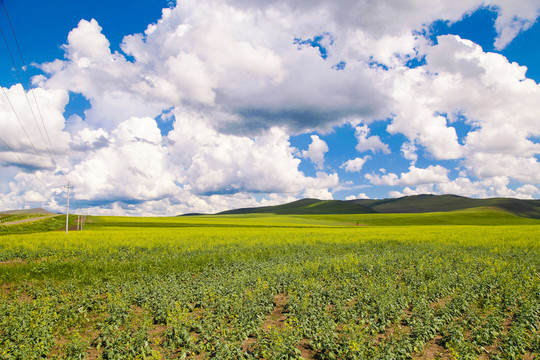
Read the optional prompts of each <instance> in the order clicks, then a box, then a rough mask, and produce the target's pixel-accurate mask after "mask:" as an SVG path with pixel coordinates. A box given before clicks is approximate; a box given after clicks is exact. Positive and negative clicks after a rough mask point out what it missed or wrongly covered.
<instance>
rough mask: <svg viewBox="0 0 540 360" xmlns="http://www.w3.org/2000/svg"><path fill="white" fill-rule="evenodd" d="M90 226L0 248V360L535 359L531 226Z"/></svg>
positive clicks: (356, 220) (381, 219)
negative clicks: (169, 359)
mask: <svg viewBox="0 0 540 360" xmlns="http://www.w3.org/2000/svg"><path fill="white" fill-rule="evenodd" d="M92 221H93V222H92V223H89V226H88V227H87V228H86V230H85V231H82V232H71V233H70V234H69V235H67V236H66V235H65V234H64V233H62V232H47V233H34V234H11V235H10V234H8V235H3V236H0V359H33V358H41V357H46V358H47V357H48V358H71V359H79V358H87V359H95V358H104V359H122V358H125V359H132V358H154V359H158V358H164V359H167V358H186V359H207V358H220V359H249V358H254V359H257V358H266V359H298V358H315V359H411V358H421V359H436V358H442V359H477V358H480V359H522V358H524V359H533V358H536V357H538V356H539V355H540V331H539V327H540V242H539V239H540V225H538V224H539V222H538V221H536V220H530V219H521V218H517V217H513V216H507V215H506V214H504V213H495V212H490V211H488V210H478V211H474V212H466V211H465V212H456V213H447V214H428V215H423V214H420V215H419V214H414V215H412V214H402V215H379V214H377V215H370V214H367V215H319V216H301V217H300V216H280V217H278V216H269V215H265V216H258V215H252V216H215V217H189V218H185V217H184V218H92ZM463 223H465V224H468V225H456V224H463ZM365 224H367V225H370V226H357V225H365ZM418 224H422V225H418ZM440 224H447V225H440ZM479 224H480V225H479ZM505 224H511V225H505ZM394 225H397V226H394ZM36 227H38V228H39V226H37V225H36ZM25 231H26V230H25Z"/></svg>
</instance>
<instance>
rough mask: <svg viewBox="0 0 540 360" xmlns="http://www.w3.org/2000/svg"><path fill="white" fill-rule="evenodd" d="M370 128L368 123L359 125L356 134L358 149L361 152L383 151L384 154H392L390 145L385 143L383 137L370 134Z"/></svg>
mask: <svg viewBox="0 0 540 360" xmlns="http://www.w3.org/2000/svg"><path fill="white" fill-rule="evenodd" d="M369 133H370V130H369V127H368V126H367V125H363V126H357V127H356V131H355V133H354V135H355V136H356V140H358V144H357V145H356V150H358V151H359V152H366V151H371V152H373V153H376V152H377V151H381V152H382V153H384V154H390V148H389V147H388V145H386V144H384V143H383V142H382V141H381V139H380V138H379V137H378V136H376V135H374V136H369Z"/></svg>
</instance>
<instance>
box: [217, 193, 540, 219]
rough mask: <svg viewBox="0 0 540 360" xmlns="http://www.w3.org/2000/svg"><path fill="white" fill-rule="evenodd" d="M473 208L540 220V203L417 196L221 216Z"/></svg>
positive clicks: (306, 202)
mask: <svg viewBox="0 0 540 360" xmlns="http://www.w3.org/2000/svg"><path fill="white" fill-rule="evenodd" d="M474 208H492V209H494V210H500V211H505V212H508V213H511V214H514V215H517V216H521V217H528V218H534V219H540V200H520V199H513V198H491V199H471V198H467V197H463V196H457V195H415V196H405V197H401V198H397V199H383V200H371V199H368V200H364V199H358V200H349V201H342V200H317V199H302V200H297V201H293V202H291V203H288V204H283V205H277V206H265V207H258V208H244V209H236V210H229V211H224V212H221V213H220V214H252V213H272V214H288V215H292V214H295V215H308V214H374V213H432V212H448V211H456V210H466V209H474Z"/></svg>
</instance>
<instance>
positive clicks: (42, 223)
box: [0, 215, 77, 235]
mask: <svg viewBox="0 0 540 360" xmlns="http://www.w3.org/2000/svg"><path fill="white" fill-rule="evenodd" d="M41 216H43V215H36V216H34V217H41ZM16 220H20V219H16ZM76 223H77V218H76V217H75V216H70V219H69V225H70V227H73V226H75V225H76ZM65 226H66V216H65V215H58V216H54V217H49V218H46V219H41V220H36V221H30V222H24V223H21V224H14V225H2V224H0V235H8V234H30V233H39V232H47V231H55V230H62V229H64V228H65Z"/></svg>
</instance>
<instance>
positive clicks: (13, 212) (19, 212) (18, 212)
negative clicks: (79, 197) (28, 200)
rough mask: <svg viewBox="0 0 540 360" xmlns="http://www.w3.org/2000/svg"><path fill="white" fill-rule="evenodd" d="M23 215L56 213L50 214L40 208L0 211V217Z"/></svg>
mask: <svg viewBox="0 0 540 360" xmlns="http://www.w3.org/2000/svg"><path fill="white" fill-rule="evenodd" d="M23 214H43V215H56V213H53V212H50V211H49V210H45V209H42V208H35V209H24V210H7V211H0V215H23Z"/></svg>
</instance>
